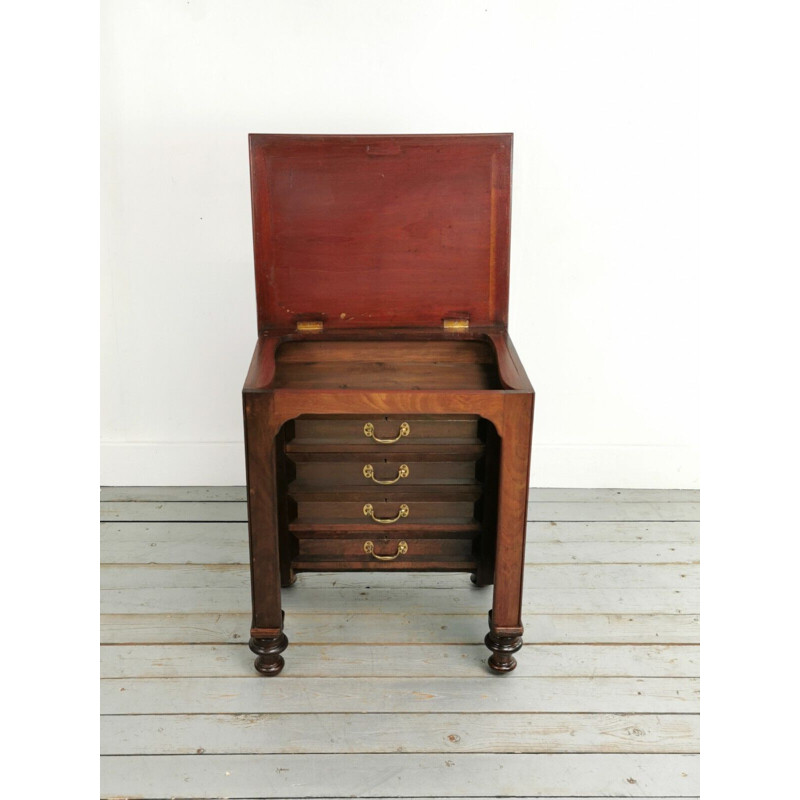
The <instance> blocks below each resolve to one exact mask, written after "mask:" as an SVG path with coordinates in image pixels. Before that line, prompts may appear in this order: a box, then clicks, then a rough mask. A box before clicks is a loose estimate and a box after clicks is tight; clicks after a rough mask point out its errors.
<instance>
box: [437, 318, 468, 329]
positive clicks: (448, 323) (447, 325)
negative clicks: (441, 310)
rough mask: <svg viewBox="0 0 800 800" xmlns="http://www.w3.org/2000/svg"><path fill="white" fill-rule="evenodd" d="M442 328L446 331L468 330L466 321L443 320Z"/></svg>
mask: <svg viewBox="0 0 800 800" xmlns="http://www.w3.org/2000/svg"><path fill="white" fill-rule="evenodd" d="M442 327H443V328H444V329H445V330H447V331H466V330H469V320H468V319H445V320H443V321H442Z"/></svg>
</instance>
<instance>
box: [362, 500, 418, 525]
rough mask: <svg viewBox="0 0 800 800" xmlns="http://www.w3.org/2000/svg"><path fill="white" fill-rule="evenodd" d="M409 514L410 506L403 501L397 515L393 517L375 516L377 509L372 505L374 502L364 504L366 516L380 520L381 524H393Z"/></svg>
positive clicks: (376, 520)
mask: <svg viewBox="0 0 800 800" xmlns="http://www.w3.org/2000/svg"><path fill="white" fill-rule="evenodd" d="M408 514H409V511H408V506H407V505H406V504H405V503H403V504H402V505H401V506H400V510H399V511H398V512H397V516H396V517H392V518H391V519H390V518H388V517H376V516H375V509H374V508H373V507H372V503H367V504H366V505H365V506H364V516H365V517H372V519H373V520H374V521H375V522H380V523H381V525H391V524H392V523H393V522H397V521H398V520H399V519H402V518H403V517H407V516H408Z"/></svg>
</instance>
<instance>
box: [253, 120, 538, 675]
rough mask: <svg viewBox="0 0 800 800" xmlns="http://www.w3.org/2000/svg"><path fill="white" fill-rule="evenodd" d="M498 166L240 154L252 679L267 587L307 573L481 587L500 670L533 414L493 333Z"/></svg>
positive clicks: (496, 145) (497, 146)
mask: <svg viewBox="0 0 800 800" xmlns="http://www.w3.org/2000/svg"><path fill="white" fill-rule="evenodd" d="M511 145H512V138H511V136H510V135H507V134H500V135H467V136H452V135H447V136H286V135H251V137H250V164H251V180H252V200H253V232H254V242H255V264H256V298H257V305H258V325H259V336H258V341H257V344H256V349H255V353H254V355H253V360H252V363H251V367H250V371H249V373H248V376H247V380H246V382H245V387H244V392H243V396H244V419H245V441H246V453H247V482H248V511H249V529H250V551H251V579H252V597H253V622H252V628H251V639H250V647H251V649H252V650H253V652H255V653H256V654H257V659H256V669H258V670H259V671H260V672H261V673H263V674H267V675H270V674H277V673H278V672H280V670H281V669H282V668H283V665H284V660H283V657H282V655H281V653H282V652H283V651H284V650H285V648H286V646H287V644H288V641H287V638H286V635H285V634H284V632H283V627H284V619H283V612H282V611H281V602H280V600H281V587H288V586H291V585H292V584H293V583H294V582H295V579H296V574H297V573H298V572H303V571H309V570H313V571H327V570H331V571H335V570H352V571H372V570H401V571H402V570H405V571H410V570H426V571H438V570H442V571H464V572H468V573H471V574H472V580H473V582H474V583H476V584H477V585H478V586H486V585H489V584H492V583H493V584H494V595H493V602H492V609H491V611H490V612H489V633H488V634H487V636H486V640H485V641H486V644H487V646H488V647H489V649H490V650H491V651H492V653H491V656H490V658H489V666H490V667H491V668H492V669H494V670H495V671H498V672H507V671H509V670H511V669H513V668H514V666H515V665H516V661H515V660H514V656H513V654H514V653H515V652H516V651H517V650H519V648H520V647H521V644H522V640H521V636H522V631H523V629H522V620H521V617H520V608H521V599H522V572H523V564H524V544H525V517H526V513H525V512H526V505H527V485H528V467H529V460H530V442H531V428H532V421H533V398H534V395H533V389H532V388H531V385H530V383H529V381H528V379H527V377H526V375H525V371H524V369H523V367H522V365H521V364H520V362H519V359H518V357H517V355H516V352H515V350H514V347H513V345H512V344H511V341H510V339H509V337H508V333H507V330H506V324H507V306H508V272H509V265H508V253H509V221H510V180H511ZM301 583H302V582H301ZM467 589H468V587H465V591H466V590H467ZM291 591H302V586H301V585H300V586H298V587H296V588H294V589H292V590H291ZM379 610H380V609H376V611H379ZM388 611H389V609H387V612H388Z"/></svg>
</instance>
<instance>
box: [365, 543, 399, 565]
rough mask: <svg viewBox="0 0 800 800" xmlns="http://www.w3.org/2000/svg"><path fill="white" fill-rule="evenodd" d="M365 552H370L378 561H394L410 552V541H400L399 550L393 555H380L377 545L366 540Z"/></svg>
mask: <svg viewBox="0 0 800 800" xmlns="http://www.w3.org/2000/svg"><path fill="white" fill-rule="evenodd" d="M364 552H365V553H369V554H370V555H371V556H372V557H373V558H377V559H378V561H394V560H395V559H396V558H397V556H404V555H405V554H406V553H407V552H408V542H398V544H397V552H396V553H395V554H394V555H393V556H379V555H378V554H377V553H376V552H375V545H374V544H372V542H364Z"/></svg>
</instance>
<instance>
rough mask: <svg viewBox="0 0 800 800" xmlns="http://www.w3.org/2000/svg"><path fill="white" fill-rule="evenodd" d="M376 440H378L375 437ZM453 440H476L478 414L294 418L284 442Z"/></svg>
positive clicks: (410, 444) (384, 444)
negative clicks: (290, 434)
mask: <svg viewBox="0 0 800 800" xmlns="http://www.w3.org/2000/svg"><path fill="white" fill-rule="evenodd" d="M379 440H380V441H379ZM453 441H456V442H460V443H464V444H477V443H479V442H480V440H479V438H478V418H477V417H475V418H468V419H442V418H441V417H439V418H427V419H423V418H419V417H409V416H406V417H382V416H376V417H370V418H339V419H320V418H310V419H296V420H295V421H294V436H293V438H292V439H291V441H290V442H289V443H288V445H287V450H289V451H291V449H292V446H293V445H311V444H313V443H315V442H318V443H320V444H341V445H372V446H374V447H375V448H376V449H378V448H384V449H388V448H390V447H396V448H405V449H408V448H417V449H419V448H420V447H422V448H427V447H429V446H436V445H437V444H443V445H446V444H448V443H452V442H453Z"/></svg>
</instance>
